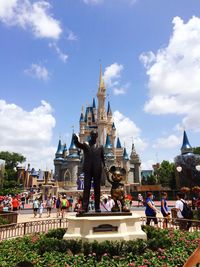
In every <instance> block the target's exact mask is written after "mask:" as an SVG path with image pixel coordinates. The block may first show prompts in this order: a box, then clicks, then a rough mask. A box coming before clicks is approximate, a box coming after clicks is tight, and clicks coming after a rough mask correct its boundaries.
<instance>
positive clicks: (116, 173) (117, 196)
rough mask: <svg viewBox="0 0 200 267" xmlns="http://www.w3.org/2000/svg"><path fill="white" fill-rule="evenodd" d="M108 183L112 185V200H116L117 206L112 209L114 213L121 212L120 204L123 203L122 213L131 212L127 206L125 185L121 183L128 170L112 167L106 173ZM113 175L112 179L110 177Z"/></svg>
mask: <svg viewBox="0 0 200 267" xmlns="http://www.w3.org/2000/svg"><path fill="white" fill-rule="evenodd" d="M106 173H107V179H108V182H109V183H110V184H111V185H112V187H111V198H112V199H113V200H114V202H115V205H114V206H113V207H112V209H111V211H112V212H119V211H120V207H119V204H118V202H120V203H121V209H122V210H121V211H122V212H129V211H130V210H129V209H128V208H127V207H126V205H125V192H124V184H123V183H121V181H122V180H123V179H124V177H125V175H126V170H125V169H124V168H120V167H117V168H116V167H115V166H112V167H111V168H110V169H109V170H107V171H106ZM109 174H111V178H110V176H109Z"/></svg>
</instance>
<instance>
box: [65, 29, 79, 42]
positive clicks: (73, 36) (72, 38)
mask: <svg viewBox="0 0 200 267" xmlns="http://www.w3.org/2000/svg"><path fill="white" fill-rule="evenodd" d="M67 40H68V41H78V37H77V36H76V34H75V33H73V32H72V31H68V36H67Z"/></svg>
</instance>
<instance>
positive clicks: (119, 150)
mask: <svg viewBox="0 0 200 267" xmlns="http://www.w3.org/2000/svg"><path fill="white" fill-rule="evenodd" d="M115 155H116V162H117V166H120V167H121V162H122V160H123V148H122V146H121V142H120V139H119V137H117V144H116V148H115Z"/></svg>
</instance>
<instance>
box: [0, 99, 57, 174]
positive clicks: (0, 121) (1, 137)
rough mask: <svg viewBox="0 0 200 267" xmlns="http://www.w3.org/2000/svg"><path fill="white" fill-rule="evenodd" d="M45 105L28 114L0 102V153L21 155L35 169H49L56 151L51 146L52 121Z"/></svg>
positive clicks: (49, 110) (50, 109) (50, 111)
mask: <svg viewBox="0 0 200 267" xmlns="http://www.w3.org/2000/svg"><path fill="white" fill-rule="evenodd" d="M52 112H53V110H52V107H51V106H50V104H48V103H47V102H45V101H42V102H41V105H40V106H39V107H36V108H34V109H33V110H31V111H29V112H28V111H26V110H23V109H22V108H21V107H19V106H17V105H15V104H9V103H6V101H4V100H0V128H1V131H0V151H9V152H17V153H21V154H22V155H24V156H25V157H26V158H27V162H30V163H31V164H32V165H33V167H35V168H42V169H44V168H46V165H47V166H48V167H51V168H52V166H53V158H54V154H55V151H56V148H55V147H53V146H51V144H50V143H51V139H52V131H53V128H54V127H55V123H56V122H55V118H54V117H53V115H52Z"/></svg>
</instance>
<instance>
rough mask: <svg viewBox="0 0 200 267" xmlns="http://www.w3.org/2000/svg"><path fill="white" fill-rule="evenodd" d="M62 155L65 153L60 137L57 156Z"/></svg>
mask: <svg viewBox="0 0 200 267" xmlns="http://www.w3.org/2000/svg"><path fill="white" fill-rule="evenodd" d="M62 155H63V147H62V144H61V140H60V139H59V142H58V148H57V151H56V154H55V156H56V158H60V157H62Z"/></svg>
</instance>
